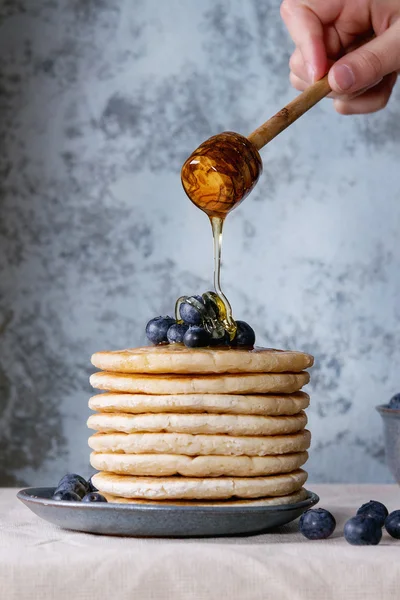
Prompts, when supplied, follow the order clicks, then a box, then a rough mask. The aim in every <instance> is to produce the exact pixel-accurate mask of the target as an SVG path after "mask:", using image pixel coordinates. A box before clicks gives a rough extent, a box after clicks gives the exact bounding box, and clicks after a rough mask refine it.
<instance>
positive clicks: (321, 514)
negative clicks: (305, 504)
mask: <svg viewBox="0 0 400 600" xmlns="http://www.w3.org/2000/svg"><path fill="white" fill-rule="evenodd" d="M335 527H336V521H335V517H334V516H333V515H332V514H331V513H330V512H329V511H327V510H325V509H323V508H315V509H312V510H307V511H306V512H305V513H304V514H302V515H301V518H300V522H299V528H300V531H301V533H302V534H303V535H304V537H306V538H308V539H309V540H325V539H326V538H328V537H329V536H330V535H332V533H333V532H334V531H335Z"/></svg>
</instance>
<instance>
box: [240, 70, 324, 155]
mask: <svg viewBox="0 0 400 600" xmlns="http://www.w3.org/2000/svg"><path fill="white" fill-rule="evenodd" d="M331 91H332V89H331V86H330V85H329V83H328V75H325V77H323V78H322V79H320V80H319V81H317V82H316V83H314V84H312V85H310V87H308V88H307V89H306V90H305V91H304V92H302V93H301V94H299V95H298V96H297V97H296V98H295V99H294V100H292V101H291V102H289V104H288V105H287V106H285V107H284V108H282V110H280V111H279V112H278V113H276V115H274V116H273V117H271V118H270V119H269V120H268V121H266V123H263V125H260V127H258V128H257V129H256V130H255V131H253V133H251V134H250V135H248V136H247V139H249V140H250V142H252V143H253V144H254V145H255V147H256V148H257V150H260V149H261V148H262V147H263V146H265V145H266V144H268V142H270V141H271V140H273V139H274V137H276V136H277V135H278V134H279V133H281V132H282V131H283V130H284V129H286V127H289V125H291V124H292V123H293V122H294V121H296V119H298V118H299V117H301V116H302V115H304V113H306V112H307V111H308V110H310V108H312V107H313V106H315V105H316V104H317V103H318V102H319V101H320V100H322V99H323V98H325V96H327V95H328V94H329V93H330V92H331Z"/></svg>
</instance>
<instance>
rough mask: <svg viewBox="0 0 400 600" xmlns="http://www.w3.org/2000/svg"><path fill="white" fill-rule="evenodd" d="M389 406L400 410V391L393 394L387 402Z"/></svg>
mask: <svg viewBox="0 0 400 600" xmlns="http://www.w3.org/2000/svg"><path fill="white" fill-rule="evenodd" d="M389 408H393V409H395V410H400V393H399V394H395V395H394V396H393V397H392V398H391V399H390V402H389Z"/></svg>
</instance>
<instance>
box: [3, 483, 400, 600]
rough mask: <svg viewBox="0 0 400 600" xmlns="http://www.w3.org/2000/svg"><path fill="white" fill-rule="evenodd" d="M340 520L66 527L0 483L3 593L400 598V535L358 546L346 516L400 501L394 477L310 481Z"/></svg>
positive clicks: (118, 597) (54, 598) (46, 597)
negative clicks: (104, 529) (147, 534)
mask: <svg viewBox="0 0 400 600" xmlns="http://www.w3.org/2000/svg"><path fill="white" fill-rule="evenodd" d="M308 488H309V489H312V490H313V491H315V492H317V494H319V496H320V497H321V502H320V506H322V507H324V508H327V509H329V510H331V511H332V512H333V514H334V515H335V517H336V519H337V522H338V528H337V531H336V532H335V534H334V536H333V537H332V538H331V539H329V540H326V541H318V542H311V541H309V540H306V539H305V538H304V537H302V536H301V535H300V534H299V533H298V532H297V523H293V524H290V525H287V526H285V527H283V528H282V529H281V530H280V532H279V533H273V534H264V535H256V536H250V537H241V538H222V539H204V540H199V539H193V540H173V539H135V538H113V537H105V536H96V535H90V534H84V533H75V532H71V531H63V530H61V529H58V528H57V527H55V526H53V525H50V524H49V523H47V522H45V521H42V520H40V519H39V518H38V517H36V516H35V515H34V514H33V513H31V512H30V511H29V510H28V509H27V508H26V507H25V506H23V505H22V504H21V503H20V502H19V501H18V500H17V499H16V498H15V493H16V490H0V598H2V599H3V598H4V600H14V599H18V600H20V599H24V600H25V599H27V600H28V599H29V600H36V599H40V600H64V599H65V600H88V599H89V598H90V599H91V600H93V599H105V600H108V599H109V598H110V599H114V600H125V599H129V600H132V599H137V600H158V599H160V600H170V599H171V600H181V599H182V600H183V599H185V600H191V599H196V600H197V599H198V600H200V599H201V600H203V599H209V598H216V599H218V600H223V599H224V598H227V599H228V600H269V599H271V600H272V599H273V600H286V599H288V600H302V599H304V600H314V599H318V600H323V599H333V598H334V599H340V600H352V599H356V598H357V599H360V600H361V599H362V600H366V599H368V598H373V599H374V600H386V599H388V600H389V599H392V598H393V599H396V600H399V599H400V541H399V540H397V541H396V540H394V539H392V538H390V537H389V535H388V534H387V533H386V532H384V535H383V539H382V542H381V544H380V545H379V546H369V547H354V546H350V545H349V544H347V542H346V541H345V540H344V538H343V537H342V531H343V524H344V522H345V520H346V519H347V518H349V517H350V516H351V515H353V514H354V513H355V511H356V509H357V507H358V506H360V505H361V504H362V503H363V502H366V501H368V500H369V499H375V500H380V501H382V502H384V503H386V505H387V506H388V508H389V510H395V509H400V488H399V487H398V486H394V485H393V486H372V485H365V486H360V485H357V486H356V485H347V486H343V485H311V484H310V485H309V486H308Z"/></svg>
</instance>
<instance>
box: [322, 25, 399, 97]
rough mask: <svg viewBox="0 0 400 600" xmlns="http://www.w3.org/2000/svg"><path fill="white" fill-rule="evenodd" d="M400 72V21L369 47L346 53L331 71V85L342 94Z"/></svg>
mask: <svg viewBox="0 0 400 600" xmlns="http://www.w3.org/2000/svg"><path fill="white" fill-rule="evenodd" d="M399 69H400V22H399V21H397V22H396V23H395V24H394V25H392V27H390V28H389V29H387V30H386V31H385V32H384V33H383V34H382V35H380V36H378V37H376V38H374V39H373V40H372V41H371V42H368V44H365V45H364V46H362V47H360V48H358V49H357V50H354V51H353V52H350V53H349V54H346V56H344V57H343V58H341V59H340V60H338V61H337V63H335V65H334V66H333V67H332V68H331V70H330V71H329V84H330V86H331V88H332V90H333V91H335V92H336V93H338V94H343V93H345V94H352V93H354V92H357V91H358V90H361V89H363V88H367V87H370V86H372V85H374V84H376V83H377V82H378V81H380V80H381V79H382V78H383V77H385V76H386V75H388V74H389V73H393V72H395V71H398V70H399Z"/></svg>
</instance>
